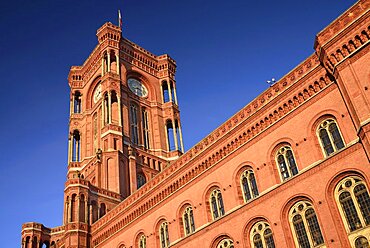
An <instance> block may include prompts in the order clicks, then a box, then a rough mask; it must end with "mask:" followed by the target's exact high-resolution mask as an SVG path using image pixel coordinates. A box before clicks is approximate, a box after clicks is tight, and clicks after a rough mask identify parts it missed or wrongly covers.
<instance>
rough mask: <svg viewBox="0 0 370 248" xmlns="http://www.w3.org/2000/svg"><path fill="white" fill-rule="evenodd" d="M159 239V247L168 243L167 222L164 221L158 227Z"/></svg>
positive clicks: (165, 247)
mask: <svg viewBox="0 0 370 248" xmlns="http://www.w3.org/2000/svg"><path fill="white" fill-rule="evenodd" d="M159 241H160V244H161V248H167V247H169V245H170V239H169V235H168V223H167V222H166V221H165V222H163V223H162V224H161V226H160V227H159Z"/></svg>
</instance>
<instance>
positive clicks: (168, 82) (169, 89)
mask: <svg viewBox="0 0 370 248" xmlns="http://www.w3.org/2000/svg"><path fill="white" fill-rule="evenodd" d="M167 87H168V97H169V99H170V102H172V94H171V84H170V80H169V79H167Z"/></svg>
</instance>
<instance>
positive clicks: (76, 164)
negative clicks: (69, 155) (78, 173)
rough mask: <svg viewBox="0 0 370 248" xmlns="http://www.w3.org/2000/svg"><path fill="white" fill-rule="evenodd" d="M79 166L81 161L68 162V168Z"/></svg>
mask: <svg viewBox="0 0 370 248" xmlns="http://www.w3.org/2000/svg"><path fill="white" fill-rule="evenodd" d="M80 167H81V162H69V163H68V170H70V169H72V168H80Z"/></svg>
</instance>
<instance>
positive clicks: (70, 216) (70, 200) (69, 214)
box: [68, 198, 72, 222]
mask: <svg viewBox="0 0 370 248" xmlns="http://www.w3.org/2000/svg"><path fill="white" fill-rule="evenodd" d="M71 210H72V199H71V198H69V199H68V222H72V211H71Z"/></svg>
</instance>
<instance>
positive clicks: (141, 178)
mask: <svg viewBox="0 0 370 248" xmlns="http://www.w3.org/2000/svg"><path fill="white" fill-rule="evenodd" d="M145 183H146V179H145V176H144V175H143V174H141V173H139V174H138V175H137V188H141V186H143V185H144V184H145Z"/></svg>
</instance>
